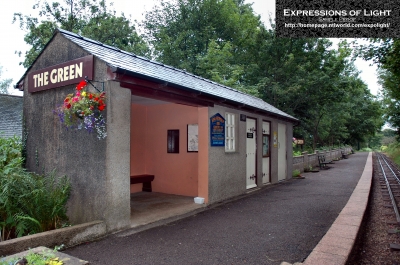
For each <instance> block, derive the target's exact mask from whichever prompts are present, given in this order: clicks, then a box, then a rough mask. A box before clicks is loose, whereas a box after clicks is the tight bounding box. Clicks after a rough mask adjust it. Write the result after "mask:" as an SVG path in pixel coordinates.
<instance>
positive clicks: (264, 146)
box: [262, 134, 269, 157]
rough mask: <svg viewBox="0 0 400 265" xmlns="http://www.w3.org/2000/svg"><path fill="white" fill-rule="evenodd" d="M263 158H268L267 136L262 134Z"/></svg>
mask: <svg viewBox="0 0 400 265" xmlns="http://www.w3.org/2000/svg"><path fill="white" fill-rule="evenodd" d="M262 153H263V157H269V135H267V134H263V146H262Z"/></svg>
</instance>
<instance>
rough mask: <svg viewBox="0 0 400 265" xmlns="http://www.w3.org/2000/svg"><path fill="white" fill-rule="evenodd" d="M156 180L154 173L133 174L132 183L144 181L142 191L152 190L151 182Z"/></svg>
mask: <svg viewBox="0 0 400 265" xmlns="http://www.w3.org/2000/svg"><path fill="white" fill-rule="evenodd" d="M153 180H154V175H148V174H143V175H133V176H131V184H138V183H143V187H142V191H147V192H151V182H152V181H153Z"/></svg>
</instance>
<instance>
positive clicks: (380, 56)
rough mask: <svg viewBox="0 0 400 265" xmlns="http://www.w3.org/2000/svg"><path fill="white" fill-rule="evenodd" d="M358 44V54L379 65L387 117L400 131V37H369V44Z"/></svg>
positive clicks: (379, 76)
mask: <svg viewBox="0 0 400 265" xmlns="http://www.w3.org/2000/svg"><path fill="white" fill-rule="evenodd" d="M358 46H359V47H358V50H357V53H356V54H357V55H358V56H360V57H362V58H364V59H365V60H372V61H373V63H375V64H376V65H377V66H378V67H379V73H378V78H379V82H380V84H381V86H382V97H383V104H384V106H385V119H386V121H387V122H388V123H389V124H390V125H391V126H393V128H396V129H397V131H398V133H400V130H399V128H400V106H399V103H398V102H399V101H400V88H399V83H400V39H391V38H382V39H378V38H376V39H369V44H367V45H360V44H358Z"/></svg>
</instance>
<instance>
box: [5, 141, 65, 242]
mask: <svg viewBox="0 0 400 265" xmlns="http://www.w3.org/2000/svg"><path fill="white" fill-rule="evenodd" d="M21 146H22V144H21V141H20V140H19V139H18V138H16V137H15V138H9V139H4V138H0V159H1V161H0V229H1V241H3V240H7V239H10V238H14V237H20V236H24V235H27V234H34V233H38V232H44V231H48V230H52V229H55V228H59V227H61V226H62V225H63V223H65V222H66V221H67V216H66V206H65V205H66V202H67V200H68V197H69V194H70V183H69V180H68V179H67V178H66V177H65V176H64V177H61V178H58V177H56V174H55V172H54V171H53V172H50V173H49V174H46V175H37V174H34V173H29V172H27V171H26V170H24V169H23V168H22V166H21V165H22V162H23V159H22V156H21Z"/></svg>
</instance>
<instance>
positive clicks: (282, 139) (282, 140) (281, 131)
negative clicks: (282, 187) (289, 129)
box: [278, 123, 287, 181]
mask: <svg viewBox="0 0 400 265" xmlns="http://www.w3.org/2000/svg"><path fill="white" fill-rule="evenodd" d="M286 176H287V157H286V124H283V123H278V181H281V180H285V179H286Z"/></svg>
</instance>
